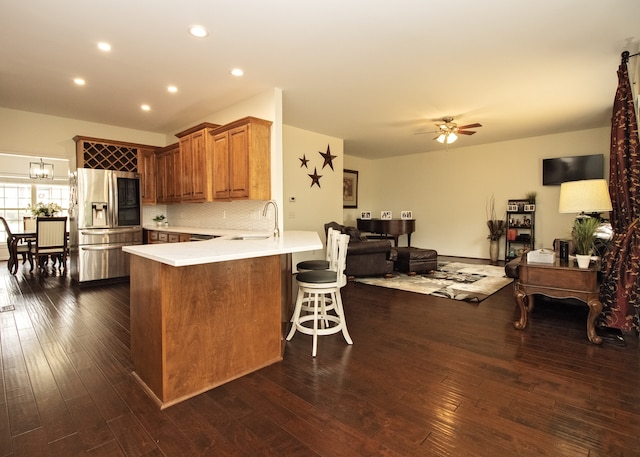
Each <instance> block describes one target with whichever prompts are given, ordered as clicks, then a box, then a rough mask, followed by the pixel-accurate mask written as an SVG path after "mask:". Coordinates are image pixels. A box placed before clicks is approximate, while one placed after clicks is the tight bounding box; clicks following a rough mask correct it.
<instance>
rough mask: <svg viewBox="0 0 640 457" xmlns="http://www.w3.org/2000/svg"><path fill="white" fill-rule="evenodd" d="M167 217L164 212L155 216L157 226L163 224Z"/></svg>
mask: <svg viewBox="0 0 640 457" xmlns="http://www.w3.org/2000/svg"><path fill="white" fill-rule="evenodd" d="M165 219H166V217H165V216H164V214H158V215H157V216H156V217H154V218H153V221H154V222H155V223H156V225H157V226H161V225H162V224H164V220H165Z"/></svg>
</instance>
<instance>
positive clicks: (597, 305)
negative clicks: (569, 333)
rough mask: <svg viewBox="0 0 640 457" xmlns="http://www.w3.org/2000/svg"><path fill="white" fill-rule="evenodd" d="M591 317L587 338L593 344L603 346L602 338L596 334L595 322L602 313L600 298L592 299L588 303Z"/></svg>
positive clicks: (588, 321)
mask: <svg viewBox="0 0 640 457" xmlns="http://www.w3.org/2000/svg"><path fill="white" fill-rule="evenodd" d="M587 305H588V306H589V315H588V316H587V337H588V338H589V341H591V342H592V343H593V344H601V343H602V338H600V337H599V336H598V335H597V334H596V327H595V322H596V319H597V318H598V316H599V315H600V313H602V302H601V301H600V299H598V298H591V299H589V300H588V301H587Z"/></svg>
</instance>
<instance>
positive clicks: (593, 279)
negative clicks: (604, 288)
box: [519, 265, 598, 292]
mask: <svg viewBox="0 0 640 457" xmlns="http://www.w3.org/2000/svg"><path fill="white" fill-rule="evenodd" d="M519 276H520V282H521V283H522V284H525V285H530V286H543V287H548V288H557V289H569V290H582V291H585V292H593V291H597V290H598V273H597V271H595V270H590V269H589V270H580V269H577V268H575V269H573V268H572V269H566V268H565V269H563V270H562V272H561V273H559V272H558V270H556V269H554V268H539V267H534V268H529V267H528V266H526V265H521V266H520V272H519Z"/></svg>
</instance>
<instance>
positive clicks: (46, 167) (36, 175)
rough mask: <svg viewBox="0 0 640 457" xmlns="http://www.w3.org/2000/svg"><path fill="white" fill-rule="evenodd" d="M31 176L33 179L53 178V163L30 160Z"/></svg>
mask: <svg viewBox="0 0 640 457" xmlns="http://www.w3.org/2000/svg"><path fill="white" fill-rule="evenodd" d="M29 178H31V179H53V164H52V163H45V162H43V161H42V159H40V162H29Z"/></svg>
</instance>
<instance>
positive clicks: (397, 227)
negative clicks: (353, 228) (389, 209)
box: [357, 219, 416, 247]
mask: <svg viewBox="0 0 640 457" xmlns="http://www.w3.org/2000/svg"><path fill="white" fill-rule="evenodd" d="M357 223H358V230H360V231H361V232H371V233H377V234H380V235H384V236H387V235H390V236H392V237H393V242H394V246H396V247H397V246H398V238H400V235H407V246H411V234H412V233H413V232H415V231H416V220H415V219H358V220H357Z"/></svg>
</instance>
